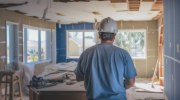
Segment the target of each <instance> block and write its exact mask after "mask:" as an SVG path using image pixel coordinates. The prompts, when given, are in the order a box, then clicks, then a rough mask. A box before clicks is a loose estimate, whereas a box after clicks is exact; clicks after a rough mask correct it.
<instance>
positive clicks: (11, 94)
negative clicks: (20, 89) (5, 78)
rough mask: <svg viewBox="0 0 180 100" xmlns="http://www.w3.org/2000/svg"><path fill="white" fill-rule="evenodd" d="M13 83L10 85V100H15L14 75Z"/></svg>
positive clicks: (12, 77)
mask: <svg viewBox="0 0 180 100" xmlns="http://www.w3.org/2000/svg"><path fill="white" fill-rule="evenodd" d="M11 81H12V82H11V83H10V91H9V93H10V100H14V83H13V81H14V75H13V74H12V75H11Z"/></svg>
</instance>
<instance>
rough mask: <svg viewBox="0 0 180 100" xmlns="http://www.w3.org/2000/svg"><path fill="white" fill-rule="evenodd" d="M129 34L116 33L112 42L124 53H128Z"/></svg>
mask: <svg viewBox="0 0 180 100" xmlns="http://www.w3.org/2000/svg"><path fill="white" fill-rule="evenodd" d="M129 35H130V34H129V32H118V33H117V34H116V38H115V40H114V45H115V46H117V47H119V48H122V49H124V50H126V51H128V52H129V51H130V42H129Z"/></svg>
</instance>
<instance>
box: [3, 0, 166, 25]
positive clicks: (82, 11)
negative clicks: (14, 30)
mask: <svg viewBox="0 0 180 100" xmlns="http://www.w3.org/2000/svg"><path fill="white" fill-rule="evenodd" d="M37 1H38V2H37ZM39 1H40V2H39ZM154 1H156V2H154ZM27 2H28V3H27ZM24 3H26V4H24ZM162 3H163V1H162V0H110V1H107V0H106V1H105V0H97V1H94V0H93V1H92V0H90V1H88V0H3V1H2V0H1V1H0V4H19V5H17V6H9V7H6V8H3V9H7V10H11V11H15V12H18V13H22V14H25V15H27V16H31V17H33V18H40V19H41V18H42V15H43V12H44V9H45V8H46V7H47V6H48V11H47V14H46V20H48V21H52V22H57V20H61V24H70V23H78V22H94V19H95V18H96V19H97V21H98V22H99V21H100V20H102V19H103V18H106V17H111V18H113V19H114V20H116V21H119V20H121V21H122V20H123V21H129V20H131V21H140V20H156V19H157V18H159V16H160V15H161V14H162V11H163V9H162V8H163V6H162ZM1 7H4V6H1Z"/></svg>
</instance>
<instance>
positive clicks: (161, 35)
mask: <svg viewBox="0 0 180 100" xmlns="http://www.w3.org/2000/svg"><path fill="white" fill-rule="evenodd" d="M163 48H164V23H163V18H162V22H161V30H160V40H159V50H158V59H157V63H156V67H155V70H154V75H153V78H152V88H154V84H153V83H154V79H155V76H156V73H157V70H158V67H159V85H161V86H163V81H164V77H163V75H162V72H163V69H162V55H163V52H162V51H163Z"/></svg>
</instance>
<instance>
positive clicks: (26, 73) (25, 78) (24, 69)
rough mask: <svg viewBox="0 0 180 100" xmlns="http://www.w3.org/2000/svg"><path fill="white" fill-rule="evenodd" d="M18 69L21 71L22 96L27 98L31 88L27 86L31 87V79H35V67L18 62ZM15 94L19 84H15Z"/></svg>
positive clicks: (19, 72)
mask: <svg viewBox="0 0 180 100" xmlns="http://www.w3.org/2000/svg"><path fill="white" fill-rule="evenodd" d="M18 67H19V71H18V74H19V76H20V81H21V89H22V94H23V95H25V96H28V95H29V88H28V87H27V85H29V82H30V80H31V78H32V77H33V74H34V65H32V66H27V65H25V64H23V63H21V62H18ZM14 87H15V89H14V90H15V92H17V91H18V84H15V86H14Z"/></svg>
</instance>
